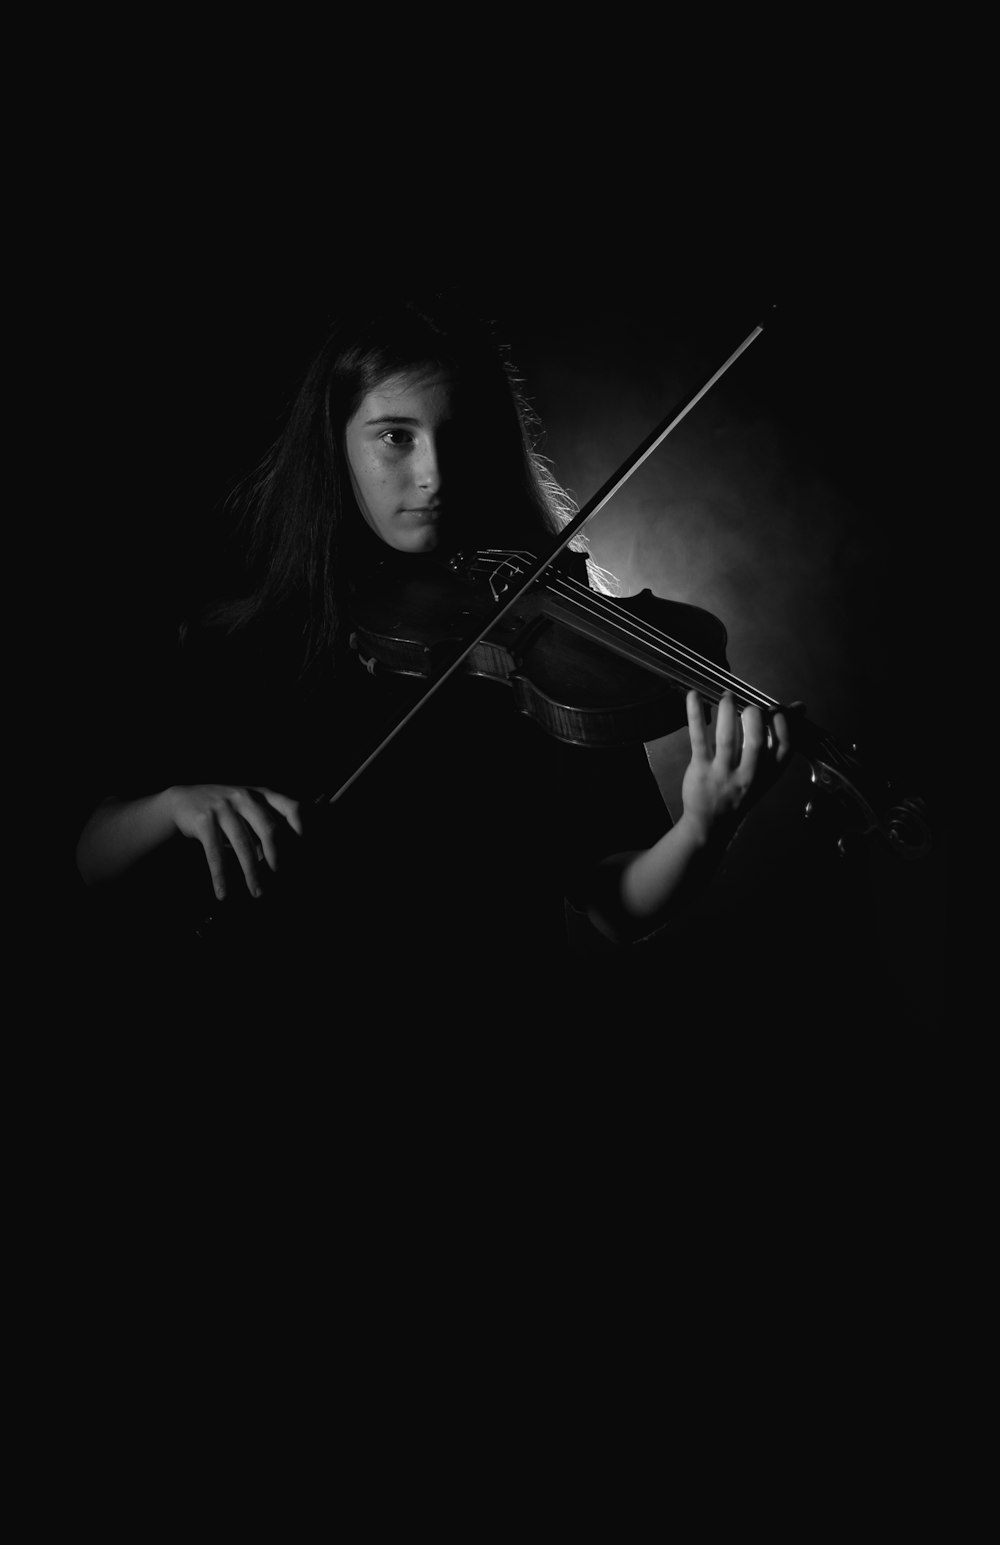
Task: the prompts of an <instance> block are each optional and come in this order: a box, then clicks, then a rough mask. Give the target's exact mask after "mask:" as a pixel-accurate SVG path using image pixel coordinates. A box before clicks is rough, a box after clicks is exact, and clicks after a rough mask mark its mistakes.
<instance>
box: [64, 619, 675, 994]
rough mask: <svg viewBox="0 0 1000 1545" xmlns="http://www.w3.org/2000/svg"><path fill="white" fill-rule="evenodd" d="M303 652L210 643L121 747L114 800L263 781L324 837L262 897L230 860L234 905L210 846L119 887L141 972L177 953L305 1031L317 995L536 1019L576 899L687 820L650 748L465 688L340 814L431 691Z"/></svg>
mask: <svg viewBox="0 0 1000 1545" xmlns="http://www.w3.org/2000/svg"><path fill="white" fill-rule="evenodd" d="M296 644H297V640H296V638H295V637H294V634H292V636H290V630H289V629H288V628H287V627H286V628H279V627H277V626H276V625H274V624H273V623H272V624H271V625H269V626H267V627H264V626H261V627H257V628H247V629H245V630H240V631H237V632H235V633H231V634H229V635H226V634H225V633H223V632H222V631H221V630H217V629H201V630H198V631H196V632H194V633H193V634H192V635H190V636H189V637H188V638H187V639H186V641H185V643H184V644H183V646H182V647H180V648H179V650H177V651H175V652H174V655H173V658H171V659H169V660H168V661H166V662H165V664H164V667H163V669H162V671H161V672H160V674H159V676H158V678H157V679H156V681H155V682H154V681H151V680H148V679H147V680H146V681H145V683H144V687H143V691H142V694H141V698H142V702H143V704H146V703H148V705H149V711H148V712H145V711H144V712H142V713H141V714H135V715H133V716H132V718H130V720H129V721H128V723H127V726H125V734H124V735H122V736H119V737H118V738H117V740H116V741H115V742H114V743H112V745H111V746H110V747H108V748H107V750H108V772H107V774H106V775H105V779H104V788H103V789H102V790H101V792H102V793H103V792H106V791H107V789H109V788H110V789H113V790H114V792H115V793H117V794H119V795H123V796H126V797H127V796H132V795H139V794H143V793H151V792H155V791H157V790H159V789H163V788H166V787H169V786H170V785H172V784H198V783H227V782H228V783H233V784H242V785H256V786H264V787H267V788H270V789H272V790H275V791H277V792H280V793H283V794H287V795H290V796H291V797H293V798H296V799H298V800H300V801H301V802H302V804H303V807H304V819H305V822H306V827H307V834H306V837H305V839H304V840H303V841H301V842H298V841H296V840H295V839H294V838H290V840H289V842H288V843H287V844H286V848H287V850H288V854H287V856H288V859H289V863H288V866H287V868H286V869H282V870H281V871H280V872H279V874H278V875H277V876H276V877H274V879H273V880H272V879H271V877H270V876H268V883H267V886H266V891H267V893H266V894H265V897H264V898H263V899H262V900H261V901H254V900H252V899H251V898H250V897H249V896H248V895H247V894H245V887H244V884H243V881H242V878H241V876H240V875H239V871H238V870H237V869H236V866H235V865H234V876H233V880H232V883H231V884H230V887H229V891H230V896H229V898H227V900H226V902H225V903H222V904H219V903H217V902H216V901H215V898H214V896H213V894H212V889H211V881H210V877H209V872H208V867H207V864H206V862H205V859H204V855H203V852H202V850H201V847H200V844H198V843H196V842H193V841H181V840H180V839H178V841H176V842H172V843H170V844H168V845H167V847H166V849H161V850H159V851H158V852H156V853H154V854H153V855H151V856H150V857H149V858H148V859H145V860H143V861H142V862H141V864H140V865H139V866H137V873H136V875H135V877H134V878H133V877H128V878H127V879H126V880H124V881H123V882H114V883H113V884H112V885H109V886H108V887H107V888H106V889H107V892H108V893H109V895H110V893H111V892H112V891H113V892H115V893H116V894H115V896H114V897H113V898H111V905H112V906H113V907H114V908H115V911H116V913H117V917H116V927H120V926H122V925H124V926H126V927H127V928H128V929H129V930H130V932H131V933H132V943H131V945H130V953H131V954H132V956H133V957H134V958H135V960H136V962H137V967H138V974H140V975H142V976H145V977H146V978H147V979H148V978H149V977H150V975H151V976H152V979H153V980H158V979H159V978H160V970H161V966H160V965H159V964H158V961H157V957H158V956H159V957H161V960H164V961H165V960H170V961H171V962H173V965H172V967H171V972H172V975H173V976H176V975H177V964H176V963H177V962H179V961H181V962H183V966H182V967H181V970H180V975H179V977H178V978H177V979H178V980H183V978H184V975H185V973H193V974H194V978H195V979H198V980H200V981H206V980H207V982H208V983H209V984H210V986H209V993H210V995H211V996H214V992H215V988H216V987H219V988H220V989H221V990H222V991H223V993H224V997H225V1001H227V1002H230V1001H231V995H232V994H233V992H234V991H235V990H236V988H235V987H234V984H239V990H240V991H241V993H244V994H245V996H246V999H247V1003H248V1005H249V1008H250V1011H251V1012H255V1011H256V1010H257V1009H258V1008H259V1007H260V1005H261V1003H262V1002H263V999H264V997H265V996H267V997H268V999H269V1002H272V1005H273V1002H274V1001H276V1002H277V1003H278V1004H280V1006H281V1010H282V1012H283V1013H284V1014H288V1015H289V1016H291V1017H292V1018H293V1019H294V1018H295V1017H296V1015H298V1014H300V1013H301V1014H303V1015H304V1014H306V1013H309V1014H311V1013H312V1012H313V1008H312V1003H313V999H314V996H315V994H316V992H317V991H318V990H323V991H325V993H326V995H327V996H328V997H329V999H330V1000H331V1001H332V1002H340V1001H341V999H342V998H343V996H344V994H347V995H349V996H350V995H356V994H359V993H361V994H363V996H364V998H365V999H366V1000H367V1001H368V1003H369V1004H370V1012H371V1013H372V1014H373V1015H374V1017H375V1018H376V1019H380V1018H383V1017H385V1018H386V1020H387V1021H388V1020H389V1019H391V1018H392V1016H394V1015H398V1013H399V1012H400V1009H401V1006H403V1005H405V1006H407V1007H410V1008H412V1010H413V1011H414V1012H418V1011H420V1012H433V1013H435V1014H439V1015H440V1014H441V1013H445V1014H448V1015H453V1016H455V1017H456V1018H457V1017H463V1018H464V1019H465V1020H466V1021H467V1022H468V1023H470V1024H474V1023H476V1021H477V1020H479V1019H481V1018H482V1017H483V1016H489V1015H491V1014H494V1013H497V1012H499V1008H500V1005H501V1004H505V1003H506V1002H507V1000H508V995H509V996H510V997H512V998H513V999H514V1000H515V1003H516V1001H517V998H518V996H519V995H520V996H521V997H522V999H523V998H524V995H525V993H527V995H528V1003H527V1004H526V1003H522V1007H521V1008H520V1009H517V1008H515V1009H514V1010H513V1012H514V1013H522V1014H523V1013H524V1012H526V1011H527V1007H528V1004H530V1000H531V999H532V997H533V996H535V995H536V994H537V993H538V992H539V991H540V990H541V986H542V984H543V983H546V982H547V983H550V984H552V987H553V990H555V989H556V984H557V983H558V982H559V981H560V979H561V978H562V977H563V976H564V974H565V972H566V969H567V965H568V935H567V926H566V916H565V909H566V902H567V901H568V902H569V904H570V906H571V907H575V908H576V909H577V913H579V912H581V911H582V909H583V908H584V907H585V903H586V895H587V884H588V878H589V876H590V874H591V872H592V870H593V868H594V866H595V865H596V864H597V863H598V862H599V860H600V859H602V858H604V857H607V856H609V855H610V854H612V853H617V852H621V851H626V850H629V849H632V848H639V847H647V846H649V845H650V844H651V843H653V842H655V841H656V840H657V838H658V837H660V836H661V835H662V834H663V832H664V831H665V830H666V829H667V828H668V827H669V825H670V817H669V814H668V812H667V809H666V807H665V805H664V803H663V800H662V798H661V796H660V793H659V790H658V788H657V785H656V782H655V779H654V777H653V774H652V772H651V770H650V766H649V762H648V759H647V757H646V754H645V750H644V748H643V747H642V746H641V745H635V746H629V747H625V748H622V749H619V750H594V749H592V748H587V747H577V746H569V745H566V744H563V743H560V742H558V741H557V740H555V739H554V738H553V737H551V736H550V735H548V734H547V733H546V732H545V731H544V730H543V729H541V728H540V727H539V726H538V725H536V724H535V723H533V722H532V721H531V720H530V719H528V718H527V717H526V716H525V715H523V714H521V713H519V712H518V711H517V709H516V708H515V706H514V702H513V697H512V694H511V693H510V691H509V690H508V689H507V688H506V686H504V685H503V684H501V683H496V682H486V681H481V680H476V679H471V678H462V677H456V678H455V679H453V680H452V681H450V682H449V683H448V684H447V685H446V686H445V688H444V689H443V690H442V691H441V692H439V693H437V694H436V695H435V696H434V698H432V699H431V700H430V701H429V702H428V703H427V704H426V705H425V707H424V708H423V709H421V711H420V712H418V714H417V715H416V716H415V718H414V719H413V720H412V721H411V723H410V724H408V725H407V727H406V728H405V729H404V730H403V731H402V732H401V733H400V734H399V735H398V736H397V737H396V739H395V741H394V742H393V743H392V744H391V746H390V747H389V748H388V749H387V750H386V751H385V752H384V753H383V754H382V755H380V756H379V757H378V758H377V759H376V761H375V762H374V763H373V764H372V766H371V767H370V768H369V769H368V770H367V772H366V773H365V774H364V775H363V776H362V778H361V779H359V780H358V782H357V783H355V784H354V785H353V786H352V787H351V788H350V789H348V791H347V792H346V793H345V794H344V795H343V796H342V798H341V799H340V800H338V801H337V802H336V804H334V805H333V806H332V807H331V806H329V805H328V804H327V803H326V801H325V800H324V798H323V795H324V794H327V795H328V794H329V793H331V792H333V791H335V790H336V789H338V788H339V787H340V785H341V784H342V783H343V782H344V781H345V780H346V779H347V777H348V776H349V774H350V773H351V772H353V770H354V769H355V768H356V767H357V766H358V765H359V764H360V763H361V762H362V761H363V760H364V758H365V756H366V755H367V753H368V752H369V751H370V750H371V749H372V748H373V747H374V746H375V745H376V744H377V743H378V742H379V741H380V740H381V738H382V737H383V736H384V734H385V732H386V730H387V729H388V728H389V727H391V726H392V725H394V724H395V723H397V722H398V720H399V719H400V717H401V716H402V714H403V713H404V712H405V710H406V708H407V707H408V706H409V705H410V704H411V703H412V702H413V701H414V700H415V698H416V697H417V696H419V695H420V694H421V693H422V692H423V690H424V683H423V682H420V681H414V680H413V679H412V678H405V677H400V676H397V675H393V674H390V673H385V672H383V671H382V670H380V669H379V668H377V667H376V668H375V670H374V672H371V671H370V670H369V669H367V668H366V667H365V666H364V665H363V664H362V663H361V661H360V659H359V658H358V657H357V655H356V654H352V655H351V657H350V658H349V659H347V661H346V663H345V666H344V668H343V670H342V672H341V673H340V674H339V676H338V678H337V680H336V681H335V682H334V681H333V679H332V677H331V674H330V673H329V672H327V671H326V670H325V669H323V668H322V667H315V668H313V670H312V671H310V672H307V673H306V674H305V675H304V676H302V675H300V673H299V672H298V666H297V658H296V653H297V651H296ZM123 769H127V772H125V774H124V777H123ZM95 802H96V796H95ZM138 871H142V872H141V873H139V872H138ZM140 898H141V899H140ZM103 899H104V898H101V899H99V901H98V905H100V904H101V900H103ZM122 901H124V908H123V909H121V908H119V906H118V904H119V903H120V902H122ZM206 918H210V919H211V921H210V922H209V925H208V927H207V929H206V928H202V927H201V925H202V923H203V921H204V920H205V919H206ZM574 921H575V930H574V931H575V932H576V933H577V934H579V931H580V930H581V929H582V930H583V931H584V932H589V933H592V932H593V930H591V929H590V925H589V924H585V923H583V922H581V919H580V917H579V916H577V917H576V918H575V920H574ZM199 932H201V933H202V934H204V935H205V937H204V938H201V939H198V938H197V937H196V936H197V934H198V933H199ZM206 941H207V948H206V947H205V946H206ZM139 962H142V964H141V965H139V964H138V963H139ZM206 967H207V975H206ZM248 984H252V985H250V986H248ZM199 990H203V989H201V988H199ZM272 993H273V1000H272V999H271V994H272ZM228 1011H229V1010H228V1009H227V1010H225V1012H228Z"/></svg>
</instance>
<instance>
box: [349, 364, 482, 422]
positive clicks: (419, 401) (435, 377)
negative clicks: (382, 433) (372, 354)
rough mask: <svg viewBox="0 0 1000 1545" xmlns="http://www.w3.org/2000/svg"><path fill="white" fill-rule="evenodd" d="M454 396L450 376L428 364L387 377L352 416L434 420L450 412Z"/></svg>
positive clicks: (454, 383)
mask: <svg viewBox="0 0 1000 1545" xmlns="http://www.w3.org/2000/svg"><path fill="white" fill-rule="evenodd" d="M457 397H458V383H457V381H456V379H455V376H454V374H453V373H452V372H451V371H449V370H445V369H442V368H441V367H438V366H433V365H430V366H428V367H427V368H426V369H420V368H418V369H416V370H412V371H410V370H407V371H401V372H399V373H397V374H396V375H391V376H387V377H386V379H385V380H384V381H380V382H379V383H378V384H377V385H376V386H374V387H373V388H372V390H371V391H370V392H369V393H368V394H367V396H366V397H364V398H363V399H362V401H361V405H360V407H359V408H358V412H357V414H356V417H358V418H361V419H365V420H368V419H369V418H371V417H372V416H374V417H376V418H389V417H395V418H412V419H417V420H421V421H422V420H438V419H440V418H442V417H444V416H448V415H450V414H451V413H452V412H453V411H454V408H455V404H456V401H457Z"/></svg>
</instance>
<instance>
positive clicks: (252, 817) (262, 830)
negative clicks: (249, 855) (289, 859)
mask: <svg viewBox="0 0 1000 1545" xmlns="http://www.w3.org/2000/svg"><path fill="white" fill-rule="evenodd" d="M237 806H238V809H239V813H240V815H241V817H242V818H243V820H244V821H245V823H246V825H247V827H248V828H249V830H250V833H251V840H252V841H253V845H254V856H255V857H256V858H257V859H258V860H261V859H263V860H264V862H265V863H266V864H267V867H268V868H269V869H270V870H272V871H274V870H276V869H277V867H278V861H279V853H278V837H279V835H280V830H281V826H280V823H278V822H277V821H275V819H274V816H273V815H272V814H271V810H270V807H269V806H268V805H266V804H265V803H264V802H263V800H261V799H258V797H257V791H256V790H249V791H248V792H247V793H246V794H244V795H242V796H241V797H240V798H239V799H238V801H237Z"/></svg>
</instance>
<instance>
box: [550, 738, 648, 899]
mask: <svg viewBox="0 0 1000 1545" xmlns="http://www.w3.org/2000/svg"><path fill="white" fill-rule="evenodd" d="M553 757H554V760H555V762H556V763H557V768H556V777H557V781H558V783H559V784H560V786H561V788H562V791H563V797H564V798H565V801H566V810H567V818H566V820H565V821H564V822H563V823H562V829H561V837H560V845H561V850H562V851H561V855H560V858H561V864H562V869H563V874H564V894H565V896H566V899H567V901H568V902H569V903H570V905H571V906H573V907H575V908H577V909H580V908H581V907H582V906H583V905H585V896H586V892H587V889H588V879H589V876H590V875H591V873H592V871H593V869H594V867H595V865H597V864H599V863H600V862H601V860H602V859H605V858H610V857H611V856H612V855H613V854H615V853H628V852H632V851H634V850H636V849H642V848H648V847H651V846H652V845H653V844H654V843H655V842H657V841H659V839H660V838H661V837H662V836H663V834H664V832H666V831H668V830H669V829H670V827H671V825H672V824H673V823H672V821H671V818H670V812H669V811H668V809H667V807H666V804H665V803H664V800H663V796H662V795H661V793H660V790H659V786H658V785H657V782H656V779H655V777H654V776H653V771H652V768H651V767H650V765H649V758H648V756H647V754H646V748H645V746H643V745H634V746H626V747H622V748H615V749H602V750H597V749H594V748H590V747H587V748H580V747H575V746H564V745H557V746H556V747H555V750H554V753H553Z"/></svg>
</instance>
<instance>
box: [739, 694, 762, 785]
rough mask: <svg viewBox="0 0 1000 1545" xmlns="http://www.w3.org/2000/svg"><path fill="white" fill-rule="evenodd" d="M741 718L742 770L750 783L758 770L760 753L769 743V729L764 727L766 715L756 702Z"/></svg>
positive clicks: (748, 706)
mask: <svg viewBox="0 0 1000 1545" xmlns="http://www.w3.org/2000/svg"><path fill="white" fill-rule="evenodd" d="M741 719H742V723H743V754H742V756H741V757H740V772H741V774H742V776H743V779H744V781H745V782H746V783H750V782H752V780H753V777H754V774H755V773H756V771H757V763H758V761H759V760H760V754H761V752H762V751H763V749H764V747H765V746H766V745H767V730H766V729H765V727H764V715H763V714H762V713H761V711H760V709H759V708H758V707H757V706H756V704H754V703H750V704H748V705H747V707H746V708H744V710H743V713H742V715H741Z"/></svg>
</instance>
